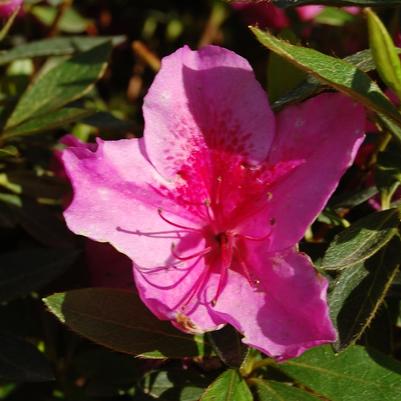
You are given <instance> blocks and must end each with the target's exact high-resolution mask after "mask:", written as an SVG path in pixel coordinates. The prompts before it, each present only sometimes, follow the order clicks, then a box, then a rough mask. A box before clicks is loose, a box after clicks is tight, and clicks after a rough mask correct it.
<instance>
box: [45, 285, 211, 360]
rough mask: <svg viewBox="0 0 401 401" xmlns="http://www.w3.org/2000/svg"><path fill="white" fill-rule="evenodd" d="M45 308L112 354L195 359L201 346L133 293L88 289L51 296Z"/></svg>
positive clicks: (198, 340) (198, 339)
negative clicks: (108, 349)
mask: <svg viewBox="0 0 401 401" xmlns="http://www.w3.org/2000/svg"><path fill="white" fill-rule="evenodd" d="M44 301H45V303H46V305H47V306H48V308H49V309H50V310H51V311H52V312H53V313H54V314H55V315H56V316H57V317H58V318H59V319H60V320H61V321H62V322H63V323H65V324H66V325H67V326H68V327H70V328H71V329H72V330H74V331H76V332H77V333H79V334H81V335H82V336H84V337H87V338H89V339H91V340H92V341H94V342H97V343H99V344H101V345H104V346H106V347H109V348H111V349H113V350H116V351H119V352H124V353H128V354H132V355H142V356H147V357H150V356H151V357H153V358H183V357H193V356H198V355H199V353H200V349H201V348H202V347H204V345H205V344H204V342H203V341H202V339H201V338H199V337H194V336H191V335H187V334H184V333H182V332H181V331H179V330H177V329H176V328H174V327H173V326H172V325H171V324H170V323H169V322H166V321H162V320H159V319H157V318H156V317H155V316H154V315H153V314H152V313H151V312H150V311H149V310H148V309H147V308H146V306H145V305H144V304H143V302H142V301H141V300H140V299H139V298H138V296H137V295H135V294H134V293H132V292H129V291H123V290H115V289H105V288H89V289H84V290H74V291H68V292H65V293H60V294H54V295H52V296H50V297H48V298H46V299H45V300H44Z"/></svg>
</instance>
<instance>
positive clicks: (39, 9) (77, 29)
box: [31, 5, 90, 34]
mask: <svg viewBox="0 0 401 401" xmlns="http://www.w3.org/2000/svg"><path fill="white" fill-rule="evenodd" d="M57 12H58V11H57V8H55V7H47V6H40V5H39V6H34V7H33V8H32V9H31V13H32V15H34V16H35V17H36V18H37V19H38V20H39V21H40V22H42V23H43V24H44V25H47V26H52V24H53V23H54V20H55V19H56V18H57ZM89 23H90V21H89V20H87V19H85V18H84V17H82V16H81V15H80V14H79V13H78V12H77V11H76V10H75V9H74V8H71V7H68V8H67V9H66V10H65V11H64V13H63V14H62V15H61V18H60V20H59V21H58V25H57V26H58V29H59V30H60V31H62V32H66V33H75V34H80V33H84V32H85V30H86V28H87V27H88V24H89Z"/></svg>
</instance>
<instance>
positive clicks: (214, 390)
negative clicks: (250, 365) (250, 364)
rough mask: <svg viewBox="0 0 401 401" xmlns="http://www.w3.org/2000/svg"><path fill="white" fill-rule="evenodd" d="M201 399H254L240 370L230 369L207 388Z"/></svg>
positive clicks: (212, 400)
mask: <svg viewBox="0 0 401 401" xmlns="http://www.w3.org/2000/svg"><path fill="white" fill-rule="evenodd" d="M200 401H253V396H252V393H251V391H250V390H249V387H248V385H247V384H246V382H245V380H244V379H243V378H242V377H241V375H240V374H239V372H238V371H237V370H235V369H229V370H227V371H225V372H224V373H223V374H221V375H220V376H219V377H218V378H217V379H216V380H215V381H214V382H213V383H212V384H211V385H210V386H209V387H208V388H207V389H206V391H205V392H204V393H203V395H202V397H201V399H200Z"/></svg>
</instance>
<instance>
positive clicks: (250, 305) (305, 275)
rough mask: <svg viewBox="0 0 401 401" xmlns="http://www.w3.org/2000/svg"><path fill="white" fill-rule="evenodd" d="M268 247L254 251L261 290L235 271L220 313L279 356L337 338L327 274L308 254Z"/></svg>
mask: <svg viewBox="0 0 401 401" xmlns="http://www.w3.org/2000/svg"><path fill="white" fill-rule="evenodd" d="M265 249H266V247H265V244H264V245H260V246H258V248H255V250H254V251H255V252H252V254H249V255H248V262H249V263H250V265H252V267H253V269H254V270H253V273H254V275H255V276H256V277H258V279H259V281H260V283H259V284H258V287H257V289H254V288H252V287H251V286H250V284H249V282H248V280H247V279H246V278H245V277H244V276H243V275H241V274H240V273H238V272H235V271H230V276H229V278H228V283H227V286H226V288H225V289H224V291H223V293H222V294H221V297H220V299H219V300H218V302H217V304H216V306H215V307H214V312H215V313H216V314H217V316H219V317H220V318H221V319H223V320H225V321H226V322H227V323H229V324H231V325H232V326H234V327H235V328H236V329H237V330H239V331H240V332H241V333H243V334H244V336H245V337H244V339H243V342H244V343H246V344H249V345H251V346H252V347H255V348H257V349H259V350H260V351H262V352H264V353H266V354H267V355H270V356H272V357H274V358H276V359H278V360H284V359H287V358H293V357H296V356H298V355H300V354H301V353H302V352H304V351H305V350H307V349H309V348H311V347H314V346H316V345H319V344H323V343H327V342H332V341H334V340H335V339H336V333H335V331H334V328H333V325H332V323H331V321H330V319H329V316H328V307H327V302H326V291H327V281H326V279H325V278H323V277H321V276H319V275H318V273H317V272H315V270H314V268H313V267H312V265H311V262H310V261H309V259H308V258H307V257H306V256H305V255H303V254H300V253H297V252H296V251H294V250H292V249H289V250H286V251H284V252H281V253H277V254H267V253H266V251H265Z"/></svg>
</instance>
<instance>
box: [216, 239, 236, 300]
mask: <svg viewBox="0 0 401 401" xmlns="http://www.w3.org/2000/svg"><path fill="white" fill-rule="evenodd" d="M232 259H233V236H232V235H227V236H226V241H222V242H221V270H220V277H219V283H218V285H217V291H216V294H215V296H214V297H213V300H212V305H213V306H214V305H216V303H217V300H218V299H219V297H220V295H221V293H222V292H223V289H224V285H225V283H226V281H227V280H226V279H227V273H228V269H229V268H230V266H231V262H232Z"/></svg>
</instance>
